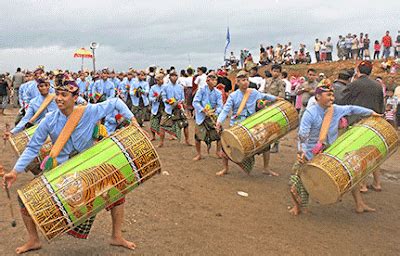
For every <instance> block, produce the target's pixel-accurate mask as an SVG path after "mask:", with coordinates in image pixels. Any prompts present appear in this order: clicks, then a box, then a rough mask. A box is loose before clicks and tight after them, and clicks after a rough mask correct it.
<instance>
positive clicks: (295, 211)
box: [289, 206, 301, 216]
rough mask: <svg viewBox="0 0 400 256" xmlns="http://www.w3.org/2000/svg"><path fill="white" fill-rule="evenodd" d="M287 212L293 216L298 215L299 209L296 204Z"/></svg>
mask: <svg viewBox="0 0 400 256" xmlns="http://www.w3.org/2000/svg"><path fill="white" fill-rule="evenodd" d="M289 213H290V214H292V215H293V216H298V215H299V214H300V213H301V210H300V208H299V207H298V206H293V207H292V209H290V210H289Z"/></svg>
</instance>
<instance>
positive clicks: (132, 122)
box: [131, 117, 139, 127]
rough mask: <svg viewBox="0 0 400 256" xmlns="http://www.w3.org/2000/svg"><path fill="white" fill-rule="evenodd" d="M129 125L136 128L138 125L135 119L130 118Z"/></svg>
mask: <svg viewBox="0 0 400 256" xmlns="http://www.w3.org/2000/svg"><path fill="white" fill-rule="evenodd" d="M131 124H132V125H134V126H136V127H139V123H138V122H137V120H136V118H135V117H132V118H131Z"/></svg>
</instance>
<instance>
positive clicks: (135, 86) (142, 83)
mask: <svg viewBox="0 0 400 256" xmlns="http://www.w3.org/2000/svg"><path fill="white" fill-rule="evenodd" d="M138 88H141V89H142V90H143V91H144V92H143V94H142V95H141V96H139V97H142V99H143V104H144V105H145V106H148V105H149V98H148V95H149V92H150V86H149V83H148V82H146V81H137V82H136V83H133V84H131V86H130V88H129V94H130V96H131V100H132V105H133V106H136V107H137V106H139V97H136V95H135V90H137V89H138Z"/></svg>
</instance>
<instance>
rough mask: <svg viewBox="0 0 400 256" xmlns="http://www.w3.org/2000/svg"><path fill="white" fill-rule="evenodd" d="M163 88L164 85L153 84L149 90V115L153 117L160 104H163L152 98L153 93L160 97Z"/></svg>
mask: <svg viewBox="0 0 400 256" xmlns="http://www.w3.org/2000/svg"><path fill="white" fill-rule="evenodd" d="M163 87H164V85H158V84H155V85H153V86H152V87H151V88H150V93H149V100H150V103H151V114H153V115H156V114H157V112H158V108H159V107H160V104H164V103H163V102H161V101H158V100H157V97H155V96H154V93H157V94H158V95H161V93H162V88H163Z"/></svg>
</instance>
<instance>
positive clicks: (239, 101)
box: [216, 70, 280, 176]
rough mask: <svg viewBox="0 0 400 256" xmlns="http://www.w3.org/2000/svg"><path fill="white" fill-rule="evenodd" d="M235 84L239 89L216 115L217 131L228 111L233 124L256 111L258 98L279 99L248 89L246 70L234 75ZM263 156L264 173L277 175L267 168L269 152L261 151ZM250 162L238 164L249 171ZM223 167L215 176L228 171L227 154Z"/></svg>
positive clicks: (231, 124)
mask: <svg viewBox="0 0 400 256" xmlns="http://www.w3.org/2000/svg"><path fill="white" fill-rule="evenodd" d="M236 79H237V84H238V86H239V89H238V90H236V91H234V92H233V93H231V94H230V95H229V97H228V99H227V101H226V103H225V105H224V107H223V109H222V111H221V113H220V114H219V116H218V119H217V124H216V129H217V130H218V131H220V130H221V127H222V123H223V122H224V121H225V119H226V117H227V116H228V114H229V112H230V111H231V110H232V116H231V121H230V126H233V125H234V124H235V123H237V122H240V121H243V120H244V119H246V118H247V117H249V116H251V115H252V114H254V113H255V112H256V105H257V101H258V100H262V99H265V100H268V101H276V100H277V99H280V98H279V97H275V96H273V95H270V94H266V93H261V92H259V91H257V90H254V89H250V88H248V87H249V83H250V82H249V75H248V74H247V72H246V71H243V70H242V71H240V72H239V73H238V74H237V75H236ZM241 105H242V106H244V108H243V107H242V108H240V106H241ZM263 158H264V170H265V171H264V173H267V174H269V175H273V176H278V175H279V174H277V173H275V172H273V171H271V170H270V169H269V168H268V163H269V152H263ZM251 165H252V164H247V161H245V162H244V163H240V164H239V166H240V167H241V168H242V169H243V170H245V171H246V172H249V169H251V168H252V166H251ZM223 167H224V168H223V169H222V170H221V171H219V172H217V173H216V175H217V176H223V175H225V174H227V173H228V170H229V166H228V158H227V156H224V157H223Z"/></svg>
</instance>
